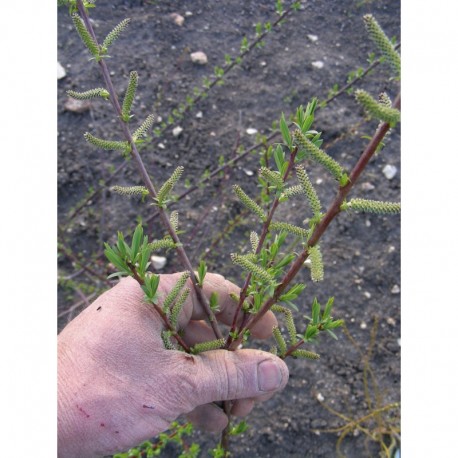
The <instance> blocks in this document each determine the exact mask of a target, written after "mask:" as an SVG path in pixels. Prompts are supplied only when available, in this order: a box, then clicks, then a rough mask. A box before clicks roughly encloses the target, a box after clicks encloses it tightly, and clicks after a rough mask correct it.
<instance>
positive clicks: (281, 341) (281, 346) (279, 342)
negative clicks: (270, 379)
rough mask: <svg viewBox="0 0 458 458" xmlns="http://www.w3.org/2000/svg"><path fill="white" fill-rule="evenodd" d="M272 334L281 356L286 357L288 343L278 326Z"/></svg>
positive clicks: (273, 329)
mask: <svg viewBox="0 0 458 458" xmlns="http://www.w3.org/2000/svg"><path fill="white" fill-rule="evenodd" d="M272 334H273V336H274V338H275V341H276V342H277V345H278V351H279V354H280V355H284V354H285V353H286V342H285V339H284V338H283V336H282V335H281V331H280V329H279V327H278V326H274V327H273V328H272Z"/></svg>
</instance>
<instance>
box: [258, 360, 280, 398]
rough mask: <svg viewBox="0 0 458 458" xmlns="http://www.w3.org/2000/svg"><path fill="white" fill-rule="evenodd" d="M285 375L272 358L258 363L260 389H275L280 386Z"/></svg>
mask: <svg viewBox="0 0 458 458" xmlns="http://www.w3.org/2000/svg"><path fill="white" fill-rule="evenodd" d="M282 379H283V376H282V373H281V370H280V368H279V367H278V365H277V364H276V363H275V362H274V361H271V360H265V361H262V362H261V363H260V364H259V365H258V388H259V390H260V391H273V390H276V389H278V388H279V387H280V385H281V382H282Z"/></svg>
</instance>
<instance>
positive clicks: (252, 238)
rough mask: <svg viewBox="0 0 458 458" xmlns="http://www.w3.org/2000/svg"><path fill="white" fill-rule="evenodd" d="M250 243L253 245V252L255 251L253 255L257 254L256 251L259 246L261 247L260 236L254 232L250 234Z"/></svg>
mask: <svg viewBox="0 0 458 458" xmlns="http://www.w3.org/2000/svg"><path fill="white" fill-rule="evenodd" d="M250 243H251V250H252V251H253V253H256V250H257V249H258V245H259V236H258V234H256V232H254V231H252V232H251V233H250Z"/></svg>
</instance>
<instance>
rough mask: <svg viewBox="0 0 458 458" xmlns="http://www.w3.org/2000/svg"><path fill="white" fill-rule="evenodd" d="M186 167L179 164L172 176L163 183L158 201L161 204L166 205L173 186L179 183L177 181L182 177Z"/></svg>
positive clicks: (158, 194)
mask: <svg viewBox="0 0 458 458" xmlns="http://www.w3.org/2000/svg"><path fill="white" fill-rule="evenodd" d="M183 171H184V167H183V166H181V165H180V166H178V167H177V168H176V169H175V170H174V172H173V173H172V175H171V176H170V178H169V179H168V180H167V181H166V182H165V183H164V184H163V185H162V187H161V189H159V191H158V193H157V197H156V199H157V202H158V205H159V206H162V205H164V203H165V200H166V199H167V198H168V196H169V194H170V191H172V189H173V187H174V186H175V184H176V183H177V181H178V180H179V179H180V177H181V175H182V174H183Z"/></svg>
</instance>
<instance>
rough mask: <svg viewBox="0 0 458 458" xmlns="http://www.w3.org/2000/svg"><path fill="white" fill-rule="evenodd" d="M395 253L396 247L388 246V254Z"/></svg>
mask: <svg viewBox="0 0 458 458" xmlns="http://www.w3.org/2000/svg"><path fill="white" fill-rule="evenodd" d="M395 251H396V247H395V246H393V245H390V246H389V247H388V253H394V252H395Z"/></svg>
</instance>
